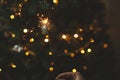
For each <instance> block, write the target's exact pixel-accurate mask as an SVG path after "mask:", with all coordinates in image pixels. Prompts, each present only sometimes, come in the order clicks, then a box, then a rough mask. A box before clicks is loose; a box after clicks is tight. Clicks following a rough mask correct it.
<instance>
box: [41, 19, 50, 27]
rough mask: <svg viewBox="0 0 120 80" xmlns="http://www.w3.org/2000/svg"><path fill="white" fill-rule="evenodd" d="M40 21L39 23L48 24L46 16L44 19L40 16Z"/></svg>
mask: <svg viewBox="0 0 120 80" xmlns="http://www.w3.org/2000/svg"><path fill="white" fill-rule="evenodd" d="M40 22H41V24H43V25H48V24H49V22H48V18H44V19H42V18H40Z"/></svg>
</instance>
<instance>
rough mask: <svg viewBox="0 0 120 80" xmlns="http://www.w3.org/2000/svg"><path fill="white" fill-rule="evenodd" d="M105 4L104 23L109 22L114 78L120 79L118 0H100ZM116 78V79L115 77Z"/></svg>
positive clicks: (119, 9)
mask: <svg viewBox="0 0 120 80" xmlns="http://www.w3.org/2000/svg"><path fill="white" fill-rule="evenodd" d="M102 1H103V2H104V3H105V5H106V9H107V10H106V13H107V14H106V23H108V24H109V26H110V29H109V30H108V33H109V34H110V37H111V40H112V42H113V46H114V50H115V52H116V54H115V55H116V65H115V67H114V73H115V76H116V77H115V78H117V80H120V77H119V76H120V0H102ZM115 80H116V79H115Z"/></svg>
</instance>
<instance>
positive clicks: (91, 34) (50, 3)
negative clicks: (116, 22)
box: [0, 0, 114, 80]
mask: <svg viewBox="0 0 120 80" xmlns="http://www.w3.org/2000/svg"><path fill="white" fill-rule="evenodd" d="M0 13H1V14H0V28H1V29H0V41H1V42H0V49H1V54H0V63H1V64H0V79H2V80H14V79H15V80H55V77H56V76H57V75H58V74H60V73H62V72H70V71H72V72H77V71H79V72H80V73H81V74H82V75H83V77H84V78H85V79H86V80H93V79H95V80H111V79H112V78H111V77H112V67H113V62H114V60H113V50H112V46H111V42H110V40H109V36H108V34H107V32H106V31H107V29H108V28H109V27H108V26H107V25H106V24H105V22H104V16H105V6H104V4H103V3H101V2H100V1H96V0H0ZM110 76H111V77H110Z"/></svg>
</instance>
